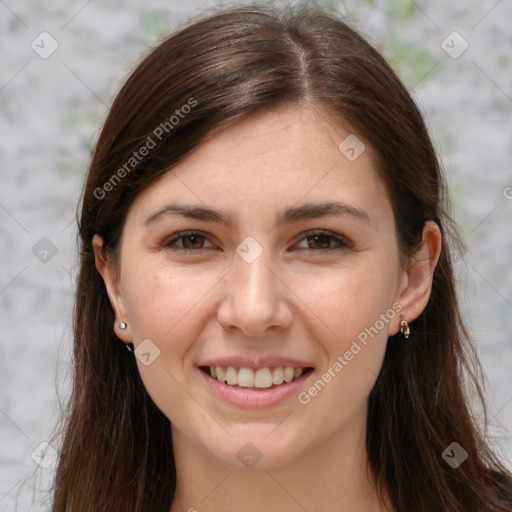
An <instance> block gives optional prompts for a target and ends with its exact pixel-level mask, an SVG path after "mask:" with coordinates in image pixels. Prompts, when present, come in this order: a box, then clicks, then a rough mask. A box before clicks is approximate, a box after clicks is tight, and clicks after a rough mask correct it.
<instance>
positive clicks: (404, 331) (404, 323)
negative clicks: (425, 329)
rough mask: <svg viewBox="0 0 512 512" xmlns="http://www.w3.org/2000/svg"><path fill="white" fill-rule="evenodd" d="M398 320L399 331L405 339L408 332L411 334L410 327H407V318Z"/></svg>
mask: <svg viewBox="0 0 512 512" xmlns="http://www.w3.org/2000/svg"><path fill="white" fill-rule="evenodd" d="M403 318H404V317H403V315H402V320H401V321H400V332H401V333H402V334H403V335H404V338H405V339H407V338H408V337H409V334H411V329H410V328H409V322H407V320H404V319H403Z"/></svg>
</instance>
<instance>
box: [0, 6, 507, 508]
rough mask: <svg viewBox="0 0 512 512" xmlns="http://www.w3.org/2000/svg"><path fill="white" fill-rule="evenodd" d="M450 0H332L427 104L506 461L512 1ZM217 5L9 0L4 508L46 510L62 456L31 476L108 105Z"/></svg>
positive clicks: (0, 217)
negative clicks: (152, 57)
mask: <svg viewBox="0 0 512 512" xmlns="http://www.w3.org/2000/svg"><path fill="white" fill-rule="evenodd" d="M209 3H210V4H211V5H213V6H220V5H224V4H225V2H214V1H213V0H210V2H209ZM324 3H326V2H324ZM453 4H454V2H449V3H448V2H443V1H441V0H437V1H433V2H428V4H427V3H426V2H421V3H419V2H416V3H415V2H412V1H410V0H400V1H398V0H397V1H390V0H388V1H386V0H382V1H378V0H376V1H366V2H356V1H347V2H330V3H329V5H331V6H332V7H336V8H337V9H339V10H340V11H341V12H343V13H347V12H349V13H350V15H351V16H352V18H353V23H354V24H355V26H356V28H359V30H361V31H362V32H363V33H364V34H366V36H367V37H369V38H370V39H371V41H373V42H374V44H376V45H378V46H379V47H381V49H382V51H383V52H384V54H385V55H386V56H387V57H388V59H390V60H391V63H392V65H393V66H394V67H395V69H396V70H397V71H398V73H399V74H400V76H401V77H402V79H403V80H404V82H405V83H406V85H407V86H408V88H409V89H410V90H411V91H412V93H413V95H414V97H415V99H416V100H417V102H418V103H419V105H420V107H421V108H422V110H423V112H424V113H425V115H426V117H427V121H428V123H429V127H430V129H431V132H432V135H433V138H434V141H435V144H436V146H437V148H438V150H439V152H440V155H441V158H442V161H443V164H444V166H445V169H446V172H447V176H448V180H449V184H450V189H451V194H452V197H453V206H454V215H455V218H456V220H457V221H458V222H459V223H460V226H461V230H462V232H463V234H464V237H465V239H466V241H467V243H468V247H469V251H468V253H467V254H466V256H465V263H464V264H462V261H460V262H459V266H458V268H459V279H460V288H461V294H462V299H463V307H464V311H465V315H466V317H467V319H468V322H469V324H470V328H471V332H472V334H473V335H474V337H475V339H476V340H477V346H478V350H479V354H480V357H481V359H482V362H483V364H484V368H485V371H486V373H487V377H488V384H489V389H488V405H489V412H490V417H491V419H492V428H491V431H490V434H491V437H492V439H493V444H494V446H495V447H496V449H497V450H498V451H499V452H500V453H502V454H503V458H504V459H505V461H506V463H507V465H508V466H509V467H512V439H511V432H510V430H511V427H512V386H511V385H510V384H511V374H512V334H511V333H512V314H511V313H512V269H511V265H510V263H511V254H512V236H511V228H510V221H511V219H512V199H510V198H511V197H512V189H510V188H507V187H512V169H511V153H512V137H511V134H512V116H511V114H512V29H511V28H510V27H511V26H512V24H511V22H512V2H511V1H509V0H501V1H496V0H485V1H482V0H478V1H476V0H470V1H469V0H467V1H465V2H459V3H457V5H458V6H455V5H453ZM208 9H211V7H209V5H208V2H206V1H205V0H197V1H190V2H178V1H157V0H146V1H140V2H137V1H135V0H124V1H121V0H105V1H85V0H80V1H78V0H76V1H66V2H64V1H54V0H48V1H44V2H43V1H37V0H31V1H27V2H23V3H21V2H15V1H14V0H5V1H2V0H0V48H1V50H2V51H1V58H0V109H1V116H0V126H1V132H0V133H1V137H0V154H1V166H0V255H1V266H0V311H1V313H0V315H1V316H0V328H1V331H0V332H1V333H2V340H1V342H0V443H1V445H0V509H1V510H15V503H16V499H18V510H35V509H37V510H47V507H45V506H44V505H43V504H40V493H39V488H41V487H44V486H45V485H47V482H48V481H49V479H50V478H51V476H52V468H53V467H54V466H50V467H49V468H47V469H41V470H39V471H37V472H36V473H35V475H34V476H33V472H34V470H35V469H36V468H37V464H36V462H35V461H34V460H33V459H32V457H31V454H32V452H33V450H34V449H35V448H36V447H37V446H38V445H39V444H40V443H41V442H44V441H45V440H46V439H48V437H49V434H50V432H51V430H52V426H53V425H54V423H55V421H56V420H57V418H58V416H59V413H60V406H59V397H60V400H61V401H62V402H64V401H65V400H66V398H67V396H68V390H69V384H70V381H69V375H68V372H69V369H70V366H69V364H70V354H71V336H70V333H71V329H70V317H71V307H72V300H73V287H74V278H73V275H74V273H75V271H76V254H75V251H76V248H75V236H76V229H75V221H74V215H75V208H76V203H77V200H78V197H79V193H80V190H81V185H82V180H83V177H84V172H85V169H86V167H87V164H88V161H89V156H90V151H91V149H92V147H93V145H94V142H95V140H96V138H97V136H98V133H99V130H100V127H101V123H102V121H103V120H104V119H105V116H106V112H107V108H108V106H109V105H110V103H111V101H112V100H113V98H114V96H115V93H116V91H117V90H118V89H119V87H120V86H121V84H122V83H123V80H124V79H125V78H126V77H127V75H128V73H129V71H130V70H131V69H133V67H134V65H135V64H136V62H137V61H138V59H139V57H140V56H141V55H142V53H143V52H145V51H146V50H147V49H148V48H149V47H150V46H152V45H154V44H155V43H156V42H157V40H158V39H159V37H160V36H161V35H163V34H164V33H167V32H168V31H170V30H171V29H173V28H174V27H176V26H177V25H178V24H179V23H181V22H184V21H185V20H186V19H187V18H188V17H189V16H190V15H194V14H198V13H199V12H201V11H206V10H208ZM43 31H47V32H48V33H49V34H50V35H51V37H52V38H53V39H54V40H55V41H57V43H58V48H57V50H56V51H55V52H54V53H53V54H51V55H50V56H47V55H43V56H45V57H47V58H42V57H41V56H40V55H39V54H38V53H36V51H34V49H33V48H32V47H31V45H32V42H33V41H35V42H34V45H36V44H38V45H39V48H38V47H37V46H36V48H38V51H39V52H40V53H41V52H45V51H46V52H47V51H48V50H49V49H51V46H50V43H51V40H50V39H48V38H47V36H40V34H41V32H43ZM453 31H457V32H458V33H459V34H460V36H461V37H462V38H463V40H465V41H467V44H468V45H469V46H468V48H467V50H466V51H465V52H464V53H462V54H461V55H460V56H458V58H453V56H454V52H458V51H460V50H461V49H462V48H463V46H462V45H463V44H464V42H463V40H462V39H457V36H455V39H454V36H450V37H449V38H448V39H447V41H446V43H445V46H444V47H445V48H446V49H447V50H449V51H450V52H451V53H452V56H450V55H448V54H447V53H446V51H445V50H444V49H443V47H442V42H443V40H445V39H446V38H447V36H449V35H450V34H451V33H452V32H453ZM44 37H46V39H44V48H43V43H41V38H44ZM446 44H448V45H449V46H451V47H453V48H448V47H446ZM507 191H508V192H509V193H508V194H507ZM507 195H508V199H507V197H506V196H507ZM45 237H46V238H47V239H49V240H50V242H48V240H43V241H41V239H43V238H45ZM36 244H37V245H36ZM34 246H35V247H36V249H34ZM45 250H46V251H48V252H47V253H45V252H44V251H45ZM55 251H56V252H55ZM53 253H55V254H53ZM45 259H46V261H45ZM57 391H58V392H59V397H58V395H57ZM47 453H50V452H47ZM49 457H50V456H49V455H47V457H45V459H44V460H46V461H48V460H51V459H50V458H49ZM36 503H37V506H36Z"/></svg>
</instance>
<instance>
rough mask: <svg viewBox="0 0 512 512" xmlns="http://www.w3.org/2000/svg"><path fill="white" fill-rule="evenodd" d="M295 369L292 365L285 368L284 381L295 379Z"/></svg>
mask: <svg viewBox="0 0 512 512" xmlns="http://www.w3.org/2000/svg"><path fill="white" fill-rule="evenodd" d="M294 372H295V370H294V369H293V368H291V367H290V366H287V367H286V368H285V369H284V381H285V382H291V381H292V380H293V374H294Z"/></svg>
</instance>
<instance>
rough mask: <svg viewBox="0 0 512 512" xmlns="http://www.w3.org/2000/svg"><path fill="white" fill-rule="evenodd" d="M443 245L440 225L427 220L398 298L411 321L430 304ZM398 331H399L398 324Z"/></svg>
mask: <svg viewBox="0 0 512 512" xmlns="http://www.w3.org/2000/svg"><path fill="white" fill-rule="evenodd" d="M441 247H442V234H441V230H440V229H439V226H438V225H437V223H435V222H434V221H427V222H426V223H425V225H424V227H423V242H422V245H421V247H420V249H419V251H418V252H417V254H416V255H415V256H414V257H413V258H411V260H410V264H409V268H408V269H407V270H406V271H404V272H405V275H404V276H403V284H402V286H401V288H400V289H401V292H400V294H399V297H398V298H397V300H398V301H399V302H400V303H401V305H402V311H401V314H402V315H403V317H404V319H405V320H406V321H407V322H409V323H410V322H412V321H413V320H415V319H416V318H418V317H419V316H420V315H421V313H422V312H423V310H424V309H425V308H426V306H427V304H428V301H429V299H430V294H431V292H432V282H433V277H434V270H435V269H436V266H437V264H438V262H439V256H440V254H441ZM396 331H397V332H398V325H397V328H396Z"/></svg>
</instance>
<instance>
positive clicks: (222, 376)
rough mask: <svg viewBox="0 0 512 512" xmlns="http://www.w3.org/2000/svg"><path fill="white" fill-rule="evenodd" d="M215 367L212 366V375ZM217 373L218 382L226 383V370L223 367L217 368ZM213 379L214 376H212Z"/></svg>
mask: <svg viewBox="0 0 512 512" xmlns="http://www.w3.org/2000/svg"><path fill="white" fill-rule="evenodd" d="M212 368H213V366H210V373H211V371H212ZM215 373H216V374H217V380H218V381H219V382H226V374H225V373H224V369H223V368H222V366H216V367H215ZM212 377H213V375H212Z"/></svg>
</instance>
